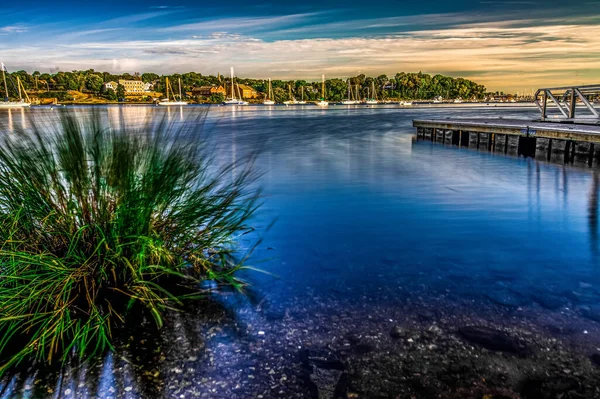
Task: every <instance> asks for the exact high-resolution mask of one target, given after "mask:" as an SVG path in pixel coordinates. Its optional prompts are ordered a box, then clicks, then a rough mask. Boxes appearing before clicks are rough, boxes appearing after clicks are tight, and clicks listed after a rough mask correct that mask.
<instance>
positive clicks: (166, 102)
mask: <svg viewBox="0 0 600 399" xmlns="http://www.w3.org/2000/svg"><path fill="white" fill-rule="evenodd" d="M165 84H166V86H167V98H166V99H163V100H160V101H159V102H158V105H165V106H182V105H188V103H187V102H185V101H181V98H182V97H181V78H179V101H176V100H175V95H173V100H171V99H170V98H169V88H171V93H172V92H173V88H172V87H171V84H170V83H169V78H165Z"/></svg>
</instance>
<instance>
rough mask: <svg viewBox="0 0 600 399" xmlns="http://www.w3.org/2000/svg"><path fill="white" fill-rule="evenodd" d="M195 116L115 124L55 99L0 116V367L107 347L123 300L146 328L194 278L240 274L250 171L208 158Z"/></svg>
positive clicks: (194, 292)
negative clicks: (55, 103)
mask: <svg viewBox="0 0 600 399" xmlns="http://www.w3.org/2000/svg"><path fill="white" fill-rule="evenodd" d="M201 119H202V118H200V119H199V120H196V121H193V123H188V124H186V125H185V126H188V128H184V127H179V128H177V127H175V126H174V125H172V124H169V123H168V122H166V120H164V119H163V120H162V121H158V122H157V121H153V122H150V121H148V122H146V123H144V124H143V125H142V127H140V128H136V129H134V128H122V129H117V128H112V127H110V124H109V123H107V115H106V114H100V113H97V112H96V113H93V114H92V116H80V117H77V116H76V115H75V114H74V113H67V112H65V113H62V114H61V116H60V120H59V122H58V123H53V124H49V123H47V124H45V125H40V124H39V123H35V121H34V120H32V121H30V124H31V126H30V128H29V129H27V130H24V129H22V128H17V129H16V131H7V130H6V129H0V130H1V131H2V136H3V141H2V142H1V143H0V359H1V364H0V374H1V373H3V372H4V371H6V369H7V368H8V367H10V366H13V365H16V364H18V363H20V362H21V361H23V360H25V359H27V360H31V361H35V362H42V363H51V362H53V361H55V360H59V361H64V360H65V359H67V357H68V356H70V355H71V354H77V356H78V357H79V358H82V359H85V358H87V357H89V356H93V355H95V354H98V353H99V352H102V351H105V350H108V349H110V348H111V347H112V337H113V331H114V330H115V329H116V328H118V327H119V326H120V325H122V324H123V323H124V322H125V320H126V318H127V315H128V314H130V312H139V311H144V312H146V313H147V314H148V315H149V317H150V316H151V318H152V319H154V321H155V323H156V325H157V326H158V327H160V326H161V325H162V323H163V316H164V313H165V311H166V310H167V309H173V308H177V306H178V305H180V304H181V303H182V301H183V300H185V299H190V298H197V297H200V296H202V295H203V291H202V290H201V288H200V283H201V282H202V281H204V280H214V281H216V282H217V283H219V284H226V285H232V286H234V287H236V288H241V287H242V284H243V283H242V282H241V281H240V280H238V279H236V277H235V272H236V271H237V270H239V269H240V268H241V267H242V266H241V264H240V263H237V262H235V260H234V257H233V251H234V248H235V247H234V245H233V244H234V242H235V238H236V237H237V236H239V235H240V234H243V233H244V232H245V231H247V229H248V227H247V225H246V223H247V221H248V219H249V218H250V217H251V216H252V214H253V213H254V211H255V210H256V208H257V196H258V192H257V191H256V190H255V189H252V188H251V187H250V183H251V182H252V181H253V176H254V175H253V173H252V171H251V168H250V167H249V165H250V163H246V166H247V167H245V168H243V170H242V171H239V169H240V168H239V165H238V167H237V168H236V169H235V171H236V172H237V173H233V169H232V167H228V166H225V167H220V166H217V165H216V161H215V158H214V157H212V156H210V154H209V153H208V152H207V151H206V148H205V147H203V145H202V141H203V140H202V139H203V137H202V135H201V134H200V135H199V133H201V132H199V130H201V129H198V128H197V127H198V126H201V125H202V120H201ZM190 126H193V127H191V128H190Z"/></svg>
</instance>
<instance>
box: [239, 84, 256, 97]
mask: <svg viewBox="0 0 600 399" xmlns="http://www.w3.org/2000/svg"><path fill="white" fill-rule="evenodd" d="M239 89H240V95H241V96H242V98H258V92H257V91H256V90H254V88H253V87H251V86H248V85H243V84H240V85H239Z"/></svg>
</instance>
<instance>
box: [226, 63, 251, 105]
mask: <svg viewBox="0 0 600 399" xmlns="http://www.w3.org/2000/svg"><path fill="white" fill-rule="evenodd" d="M238 90H239V87H238ZM223 105H248V102H247V101H244V100H242V99H241V96H240V99H239V100H238V99H237V98H236V96H235V83H234V81H233V67H231V97H228V98H227V99H225V101H223Z"/></svg>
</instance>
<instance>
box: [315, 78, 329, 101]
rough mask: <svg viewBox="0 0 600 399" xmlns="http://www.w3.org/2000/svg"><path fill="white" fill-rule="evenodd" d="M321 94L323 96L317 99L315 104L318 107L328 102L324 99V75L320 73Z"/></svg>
mask: <svg viewBox="0 0 600 399" xmlns="http://www.w3.org/2000/svg"><path fill="white" fill-rule="evenodd" d="M321 94H322V95H323V97H321V100H320V101H317V102H316V103H315V104H316V105H318V106H319V107H327V106H328V105H329V103H328V102H327V101H325V75H321Z"/></svg>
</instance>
